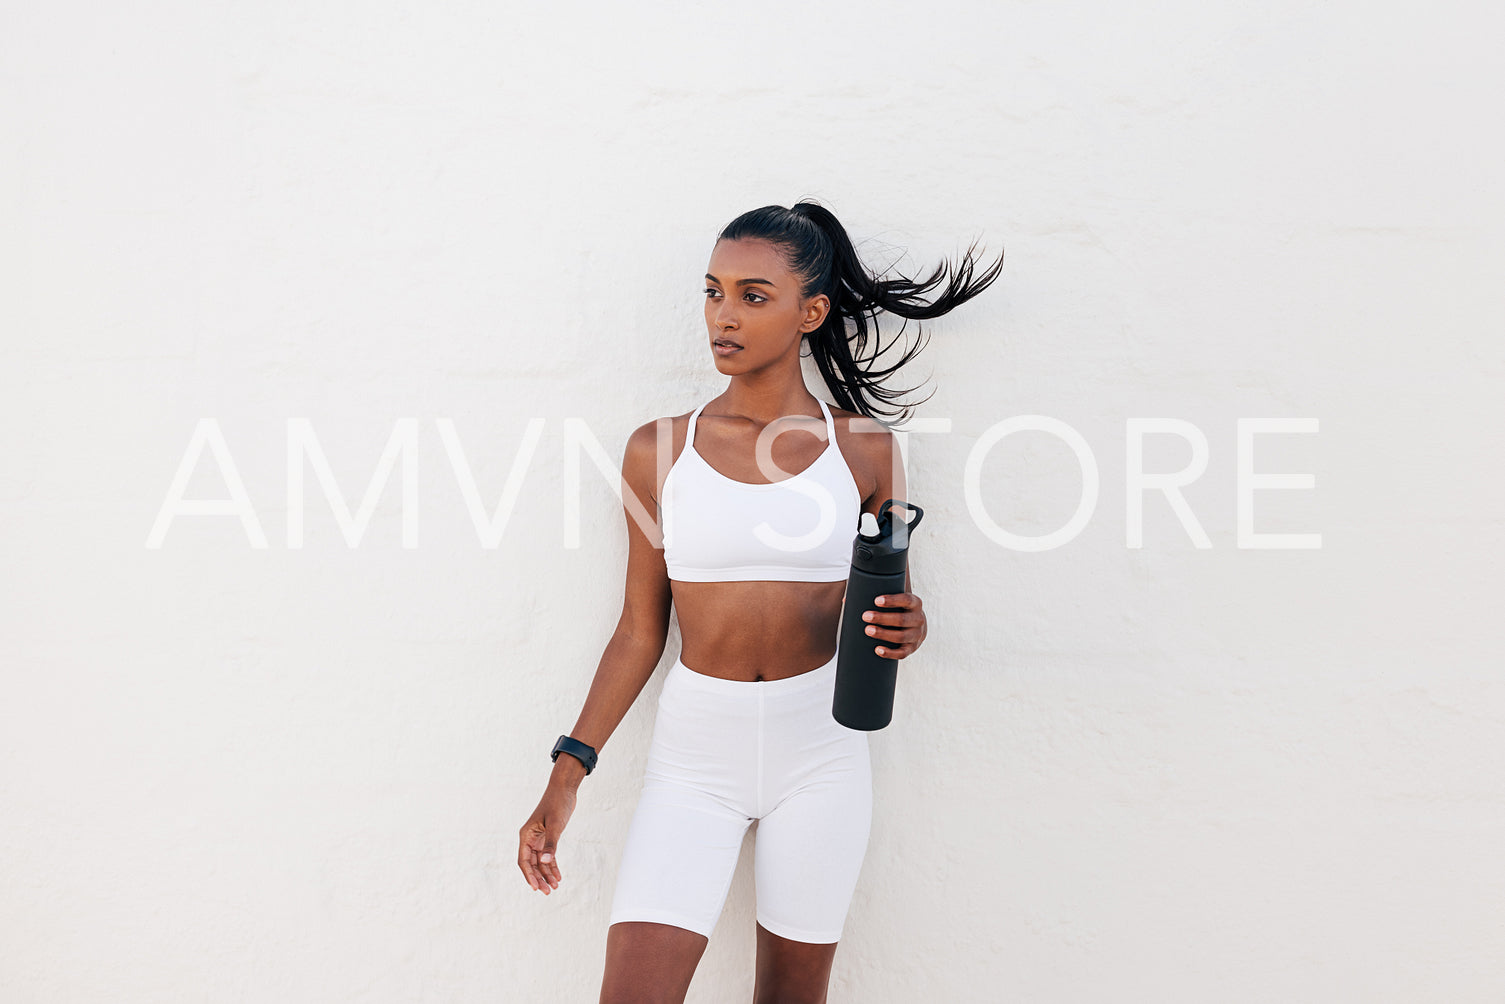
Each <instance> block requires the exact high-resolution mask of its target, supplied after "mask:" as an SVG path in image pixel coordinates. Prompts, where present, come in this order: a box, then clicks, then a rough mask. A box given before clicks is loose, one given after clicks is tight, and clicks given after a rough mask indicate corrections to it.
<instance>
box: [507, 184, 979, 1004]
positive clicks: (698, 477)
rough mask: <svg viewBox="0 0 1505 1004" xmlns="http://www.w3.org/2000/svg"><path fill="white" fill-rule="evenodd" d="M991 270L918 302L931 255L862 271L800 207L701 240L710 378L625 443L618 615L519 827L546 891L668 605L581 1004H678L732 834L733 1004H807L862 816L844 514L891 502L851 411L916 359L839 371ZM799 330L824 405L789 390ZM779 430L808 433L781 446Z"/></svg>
mask: <svg viewBox="0 0 1505 1004" xmlns="http://www.w3.org/2000/svg"><path fill="white" fill-rule="evenodd" d="M1002 264H1003V261H1002V258H1001V257H1000V258H999V260H998V262H997V263H996V264H994V265H993V267H992V268H991V269H989V270H988V271H987V272H985V273H984V274H982V275H981V276H979V277H978V278H977V279H975V280H974V279H973V277H972V268H973V261H972V256H971V252H970V251H969V252H968V254H967V256H966V257H965V258H964V260H963V263H962V265H961V266H960V267H959V268H958V269H957V270H956V272H955V274H954V275H953V276H952V277H951V278H950V279H949V281H948V282H947V283H946V285H945V289H944V291H943V292H942V293H941V294H940V295H939V296H938V297H936V298H935V299H934V300H933V301H932V302H929V303H926V302H924V301H923V300H921V299H920V298H919V294H921V293H925V292H927V291H929V290H930V289H932V288H934V287H935V286H936V285H937V284H939V283H940V282H941V280H942V279H943V278H944V277H945V276H946V271H947V270H946V266H945V265H944V264H943V265H942V266H941V267H939V268H937V270H936V271H935V273H934V274H932V276H931V277H930V278H929V279H928V280H926V281H924V282H916V281H911V280H908V279H903V278H899V279H889V280H883V279H875V278H873V277H872V276H871V275H869V273H868V272H867V270H866V269H865V268H864V266H863V264H862V262H861V261H860V259H859V258H858V256H857V253H856V251H855V250H854V249H853V247H852V244H851V241H850V239H849V238H848V237H847V234H846V231H845V230H844V229H843V227H842V226H841V224H840V223H839V222H838V221H837V220H836V218H835V217H834V216H833V215H831V213H830V212H829V211H827V210H826V209H824V208H823V207H821V206H819V205H816V204H815V203H812V202H801V203H799V204H797V205H795V206H794V207H793V208H792V209H785V208H784V207H782V206H765V207H764V208H762V209H755V210H753V211H751V212H749V213H745V214H743V215H742V216H739V217H738V218H737V219H735V220H733V221H732V223H731V224H730V225H728V226H727V227H726V229H724V230H723V231H722V232H721V234H720V235H719V238H718V240H717V242H716V245H715V248H714V249H713V251H712V253H711V261H710V266H709V271H708V272H707V273H706V290H705V297H706V301H705V320H706V327H707V329H708V331H709V339H708V340H709V343H710V344H709V348H710V349H711V352H712V355H713V358H714V359H715V363H716V368H717V370H718V371H720V372H721V373H722V374H724V375H726V376H728V377H730V378H731V379H730V381H729V383H728V385H727V388H726V390H725V391H724V392H723V393H722V394H721V395H720V396H718V397H716V398H714V399H712V400H711V401H709V402H707V403H705V404H703V405H701V406H700V407H698V408H696V409H695V410H694V411H693V412H691V413H690V414H688V415H682V416H679V417H676V418H673V419H670V420H667V422H666V423H665V424H666V425H667V426H668V427H667V428H665V429H664V436H663V438H664V443H663V446H662V448H660V447H659V445H658V440H659V429H660V427H661V421H663V420H658V421H654V422H648V423H646V424H644V425H642V426H640V427H639V428H637V429H636V430H635V431H634V432H633V433H632V435H631V437H630V438H629V440H628V443H627V448H626V453H625V457H624V460H623V465H622V476H623V482H624V495H623V502H624V506H625V507H627V532H628V535H629V538H630V544H629V553H628V562H627V585H626V598H625V601H624V603H623V609H622V616H621V620H620V621H619V623H618V625H617V629H616V632H615V633H614V634H613V635H612V638H611V641H610V642H609V643H608V644H607V646H606V651H605V654H604V655H603V656H602V658H601V663H600V666H599V667H598V668H597V670H596V675H595V678H594V680H593V681H592V683H591V686H590V691H589V693H588V694H587V696H586V699H585V705H584V708H583V709H582V711H581V712H580V717H579V719H578V720H577V721H576V722H575V727H574V729H573V730H571V732H570V733H569V735H568V736H561V737H560V740H559V743H558V744H556V746H555V749H554V751H553V754H552V755H553V756H554V758H555V759H554V769H553V772H552V775H551V777H550V780H549V784H548V788H547V789H546V790H545V792H544V796H543V799H542V800H541V801H540V802H539V803H538V808H537V809H536V810H535V811H534V813H533V816H532V818H530V819H529V820H528V822H527V823H526V824H524V826H523V827H522V830H521V833H520V840H519V847H518V859H517V863H518V867H519V868H520V869H521V870H522V873H523V875H524V877H525V878H526V879H527V881H528V884H529V885H530V886H532V887H533V888H534V889H536V890H538V891H541V892H543V893H546V894H547V893H548V892H550V890H552V889H555V888H558V886H559V883H560V880H561V877H562V876H561V872H560V869H559V862H558V860H557V858H556V856H555V848H556V846H557V844H558V840H559V835H560V833H561V832H562V831H563V829H564V827H565V824H566V823H568V822H569V818H570V814H571V813H572V812H573V811H574V808H575V796H576V789H577V787H578V786H579V784H580V781H581V779H582V778H583V777H584V776H585V775H586V774H588V773H589V772H590V770H591V769H593V767H594V765H595V759H596V754H597V751H598V750H599V749H600V747H601V746H602V745H603V744H604V743H605V742H606V740H607V738H608V737H609V736H610V735H611V733H612V731H613V730H614V729H615V728H616V726H617V724H618V723H619V722H620V721H621V720H622V718H623V716H624V715H626V713H627V710H628V708H630V707H631V706H632V703H633V701H634V700H635V699H636V698H637V696H638V694H639V692H641V690H642V689H643V685H644V684H645V683H647V681H648V678H649V677H650V676H651V675H652V674H653V671H654V669H655V667H656V666H657V665H658V662H659V659H660V657H661V656H662V655H663V651H664V646H665V643H666V639H667V633H668V628H669V611H670V606H671V603H672V605H673V607H674V609H675V610H676V611H677V612H678V615H679V625H680V635H681V649H680V654H679V657H678V658H677V659H676V660H675V662H674V664H673V666H672V667H671V668H670V670H669V672H668V675H667V676H666V678H665V681H664V686H663V690H662V692H661V696H660V698H659V702H658V711H657V717H656V719H655V722H654V730H653V741H652V745H651V748H650V751H649V755H648V766H647V771H646V776H645V779H644V783H643V789H642V794H641V796H640V799H639V802H638V805H637V810H636V812H635V814H634V816H633V819H632V823H631V826H630V829H629V832H628V836H627V842H626V846H625V847H624V849H623V853H622V860H621V865H620V867H619V868H618V873H617V885H616V891H615V895H614V898H613V901H612V910H611V922H610V923H611V926H610V928H609V931H608V935H607V943H606V971H605V976H604V979H603V982H602V988H601V998H600V999H601V1001H602V1002H617V1001H628V1000H633V1001H648V1000H652V1001H683V1000H684V996H685V993H686V991H687V989H688V987H689V984H690V978H691V977H692V976H693V975H694V972H695V967H696V966H697V965H698V964H699V961H700V957H701V954H702V953H703V952H704V951H705V948H706V945H707V943H708V939H709V937H710V933H711V930H712V928H713V927H714V926H715V924H716V920H717V917H718V916H719V915H720V913H721V908H722V905H723V904H724V902H725V899H726V894H727V891H728V889H729V887H730V883H731V879H732V873H733V871H734V869H735V866H736V863H737V857H738V854H739V852H740V849H741V845H742V840H743V836H744V834H745V833H746V830H747V827H748V826H749V825H751V824H752V823H753V821H754V820H757V824H758V825H757V837H756V842H755V854H756V866H755V872H756V890H755V892H756V897H757V920H758V930H757V964H756V976H755V987H754V999H755V1004H756V1002H770V1001H779V1002H783V1004H788V1002H791V1001H824V1000H825V995H826V985H827V982H828V981H829V978H830V973H831V962H832V959H833V958H834V956H835V954H836V943H837V941H838V939H839V937H840V934H841V930H842V926H843V922H844V920H845V917H846V913H847V907H848V905H849V903H850V901H851V897H852V892H853V889H854V888H855V886H856V882H857V875H858V872H859V870H860V868H861V865H862V860H863V857H864V855H865V853H866V850H867V842H868V834H869V827H870V820H871V811H872V784H871V773H870V769H869V761H868V742H867V736H868V734H867V733H866V732H861V731H857V730H853V729H849V728H846V727H845V726H843V725H841V724H839V723H838V722H836V721H835V719H834V718H833V717H832V715H831V702H832V693H833V685H834V680H835V672H836V645H837V629H838V626H839V623H840V617H841V605H842V600H843V596H844V593H845V589H844V586H845V582H846V579H847V573H848V570H849V567H850V560H851V548H852V540H853V537H854V536H855V534H856V531H857V524H858V519H859V514H860V513H861V512H870V513H874V514H875V515H876V513H877V511H878V508H879V506H881V505H882V504H883V502H884V500H886V499H890V498H893V499H899V500H901V501H903V500H904V499H905V485H904V476H903V465H902V461H901V458H900V456H899V452H898V448H897V442H896V439H895V437H894V434H893V433H892V432H889V431H888V430H887V428H886V427H885V426H884V425H882V424H880V423H878V422H877V421H873V420H872V419H873V418H874V417H875V416H874V409H873V406H872V404H871V402H870V401H869V400H868V399H869V397H873V398H879V399H883V400H890V399H892V398H893V397H896V396H897V393H895V392H892V391H886V390H885V389H884V388H882V387H881V386H879V380H880V379H881V378H882V377H884V376H887V375H888V374H890V373H892V372H894V371H895V370H897V369H898V368H899V367H900V366H902V365H903V364H904V363H905V362H907V361H908V360H909V359H910V358H911V357H912V356H913V355H914V354H915V353H916V352H918V351H919V348H920V347H921V346H916V347H915V348H914V349H912V350H911V351H910V352H908V353H907V354H905V355H904V356H903V358H901V359H899V361H898V362H897V363H895V364H894V365H893V366H890V367H888V368H885V369H878V368H868V369H861V368H859V367H858V365H857V363H856V361H855V360H854V358H853V353H852V351H851V347H850V346H849V344H848V342H849V340H851V341H854V342H855V343H856V346H857V349H858V352H859V354H860V352H861V351H862V349H863V348H864V347H865V345H866V342H867V323H866V321H865V320H864V315H866V314H874V315H875V316H876V311H877V310H885V311H887V312H889V313H893V314H897V315H899V316H900V317H905V318H931V317H939V316H940V315H942V314H944V313H946V312H947V311H949V310H951V309H952V308H953V307H955V306H957V305H958V304H960V303H963V302H965V301H966V300H968V299H970V298H972V297H973V296H976V295H977V294H978V293H980V292H982V290H983V289H985V288H987V286H988V285H989V284H990V283H992V282H993V280H994V279H996V278H997V275H998V271H999V269H1000V268H1001V267H1002ZM848 322H851V324H852V325H853V328H854V330H853V333H852V334H851V335H850V336H849V335H848V332H847V324H848ZM807 339H808V341H809V343H810V350H811V354H812V355H813V356H814V358H815V361H816V364H817V366H818V368H819V370H820V372H821V374H822V376H823V377H824V378H825V381H826V384H827V387H828V389H829V390H830V391H831V394H832V396H833V397H834V398H835V399H836V402H837V403H838V404H839V405H840V407H839V408H838V409H830V408H828V407H827V406H826V404H825V402H824V401H820V400H818V399H816V398H815V397H812V396H811V395H810V393H809V392H808V391H807V390H806V389H805V383H804V378H803V376H802V374H801V371H800V345H801V343H802V342H803V341H805V340H807ZM878 354H879V353H875V354H874V359H876V356H877V355H878ZM800 431H804V432H807V433H810V435H794V434H790V435H785V434H786V433H797V432H800ZM792 472H798V473H797V474H796V473H792ZM626 491H630V492H631V493H632V495H633V496H635V498H636V500H637V501H638V503H639V504H640V505H641V506H642V507H643V508H642V510H641V511H643V512H645V513H646V512H652V511H653V510H654V508H655V507H656V508H657V510H658V514H659V515H658V518H657V522H656V523H650V524H647V525H646V527H645V526H643V525H639V523H638V521H637V520H636V519H634V517H633V515H632V508H631V506H630V505H629V497H628V496H627V495H626V494H625V492H626ZM650 501H651V502H652V503H653V505H649V502H650ZM905 590H906V591H905V592H903V593H896V594H891V595H888V596H881V597H879V598H878V601H877V602H878V606H877V608H876V609H874V610H871V611H868V612H867V613H866V614H865V615H864V617H865V618H866V619H867V620H868V621H870V626H869V627H868V628H867V633H868V634H869V635H870V636H872V638H873V643H874V647H875V648H876V649H877V651H878V654H879V655H881V656H885V657H887V658H890V659H903V658H905V657H907V656H909V655H911V654H912V653H913V652H914V651H915V650H916V649H917V648H918V647H919V646H920V644H921V643H922V642H923V641H924V639H925V630H926V625H925V612H924V609H923V605H922V604H921V601H920V598H919V597H918V596H916V595H915V594H914V593H912V592H909V591H908V590H909V583H908V581H907V580H906V582H905ZM561 752H563V753H566V754H569V755H567V756H560V755H559V754H560V753H561Z"/></svg>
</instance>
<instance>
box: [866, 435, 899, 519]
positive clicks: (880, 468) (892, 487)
mask: <svg viewBox="0 0 1505 1004" xmlns="http://www.w3.org/2000/svg"><path fill="white" fill-rule="evenodd" d="M862 438H863V442H865V443H867V444H868V454H867V455H868V470H869V471H871V472H872V475H873V478H874V482H875V485H874V488H873V493H872V494H871V495H869V496H868V497H867V498H865V499H863V500H862V511H863V512H870V513H872V514H873V515H874V516H877V515H878V509H879V508H880V507H881V506H882V505H883V503H884V502H886V501H888V500H889V499H897V500H899V501H900V502H903V501H905V498H904V492H905V491H906V490H907V489H906V487H905V480H904V457H903V454H901V453H900V452H899V437H898V436H896V435H894V434H893V433H892V432H890V431H889V430H887V429H884V430H882V431H881V432H872V433H867V434H865V435H864V436H863V437H862Z"/></svg>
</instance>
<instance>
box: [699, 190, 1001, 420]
mask: <svg viewBox="0 0 1505 1004" xmlns="http://www.w3.org/2000/svg"><path fill="white" fill-rule="evenodd" d="M719 239H720V240H765V241H768V242H770V243H772V244H774V245H775V246H776V247H778V248H779V249H780V251H781V252H782V253H783V254H784V257H785V259H786V260H787V261H788V263H789V268H790V270H791V271H793V272H794V273H795V274H796V275H798V276H799V277H800V280H801V283H802V286H801V293H802V295H804V296H805V297H812V296H818V295H819V294H821V293H824V294H826V296H827V297H829V298H830V300H831V309H830V311H829V312H828V313H827V314H826V319H825V320H824V321H822V322H821V325H820V327H818V328H816V329H815V330H814V331H811V332H809V333H808V334H807V335H806V338H808V339H809V342H810V355H811V356H812V357H813V358H814V359H815V366H816V369H818V370H820V374H821V377H822V378H823V379H824V380H825V382H826V387H827V388H829V389H830V391H831V395H832V396H833V397H834V398H835V399H836V405H837V407H840V408H844V409H846V410H847V411H855V412H857V413H859V414H862V415H866V416H868V417H869V418H873V419H876V420H878V421H880V422H881V421H882V419H881V418H880V416H879V411H878V408H877V406H876V404H875V402H874V400H873V399H877V400H878V401H882V402H884V403H891V402H892V401H893V400H894V399H895V398H897V397H899V396H901V395H902V394H903V393H905V392H903V391H895V390H891V389H888V388H885V387H883V386H882V381H883V379H884V378H885V377H888V376H890V375H892V374H893V373H894V372H896V371H897V370H899V369H900V368H901V367H902V366H903V365H904V364H905V363H907V362H909V361H910V360H911V359H913V358H914V357H915V356H916V355H917V354H918V353H919V352H920V350H921V349H923V348H924V347H925V344H924V343H917V344H916V345H915V346H913V347H912V348H910V349H909V350H908V351H907V352H905V353H904V354H903V355H902V356H901V357H900V358H899V360H898V361H897V362H895V363H894V364H893V365H892V366H885V367H880V366H877V365H876V362H877V359H878V357H879V356H881V355H882V354H883V353H884V352H887V351H888V349H889V348H892V347H893V346H892V345H889V346H888V348H882V349H879V348H878V346H877V344H875V345H874V350H875V351H874V352H873V354H872V355H871V356H870V357H869V358H867V359H866V360H862V362H865V363H867V364H868V365H866V366H864V365H860V364H859V359H860V357H861V356H862V354H863V353H864V352H865V350H866V349H867V342H868V318H871V319H872V325H873V333H874V336H875V338H874V341H875V343H876V342H877V341H878V339H877V338H876V335H877V333H878V316H877V315H878V311H880V310H881V311H884V312H886V313H889V314H894V315H896V316H898V317H901V318H904V319H905V321H906V323H905V324H902V325H900V328H899V333H900V334H903V332H904V328H905V327H906V326H907V322H908V321H910V320H916V321H918V320H929V319H931V318H935V317H940V316H941V315H943V314H946V313H949V312H950V311H951V310H952V309H954V308H955V307H958V306H960V305H961V304H963V303H966V302H967V301H968V300H970V299H972V297H974V296H976V295H977V294H978V293H981V292H982V291H983V290H985V289H987V288H988V286H989V285H991V284H992V282H993V280H995V279H997V278H998V273H999V270H1001V269H1002V268H1003V254H1002V252H1000V253H999V255H998V260H997V261H996V262H995V263H994V264H993V265H992V266H991V267H989V268H988V269H987V270H986V271H984V272H983V273H982V274H981V275H978V276H976V277H975V278H974V276H973V269H974V267H975V266H976V264H977V262H976V260H975V257H974V252H975V251H976V248H977V244H976V242H975V241H974V242H973V244H972V246H971V247H969V248H968V249H967V253H966V254H965V255H963V257H962V262H961V264H960V265H958V266H956V267H955V268H953V267H951V265H950V264H949V263H948V262H945V261H942V262H941V264H940V265H938V266H937V267H936V270H935V271H934V272H933V273H932V274H931V275H930V277H929V278H927V279H924V280H923V281H922V280H915V279H910V278H908V277H907V276H903V275H900V276H899V277H898V278H896V279H880V278H875V277H874V276H872V275H871V274H870V273H869V272H868V270H867V268H866V266H864V265H863V263H862V259H861V258H859V257H858V255H857V251H856V249H855V248H853V247H852V241H851V238H850V237H848V236H847V232H846V228H844V227H843V226H842V225H841V222H840V221H839V220H837V219H836V217H835V216H834V215H832V214H831V211H830V210H828V209H826V208H825V207H824V206H821V205H818V204H817V203H814V202H810V201H808V200H806V201H801V202H797V203H795V204H794V206H793V207H792V208H789V209H785V208H784V207H783V206H764V207H763V208H761V209H754V210H751V211H750V212H746V213H743V214H742V215H741V216H739V217H737V218H736V219H735V220H733V221H732V222H731V223H729V224H727V226H726V227H725V228H724V229H723V230H722V231H721V233H720V235H719ZM948 273H949V277H948ZM943 280H944V283H945V285H944V288H943V289H942V291H941V292H940V294H939V295H938V296H936V297H934V298H933V299H931V300H929V301H928V302H927V301H926V300H924V299H921V294H925V293H928V292H930V291H931V290H932V289H934V288H935V287H936V286H938V285H941V283H942V281H943ZM849 320H850V321H851V322H852V333H851V334H850V335H849V334H848V332H847V321H849ZM854 345H855V347H856V355H855V356H854V355H853V346H854ZM926 400H929V398H926ZM921 403H923V402H921ZM889 414H890V415H893V414H899V415H900V416H901V421H907V420H908V418H909V409H908V408H900V409H899V410H898V411H897V412H890V413H889ZM884 424H890V423H884Z"/></svg>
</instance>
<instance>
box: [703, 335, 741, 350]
mask: <svg viewBox="0 0 1505 1004" xmlns="http://www.w3.org/2000/svg"><path fill="white" fill-rule="evenodd" d="M711 344H712V345H725V346H727V347H728V348H733V349H740V348H741V347H742V346H740V345H738V344H737V343H736V342H733V341H728V340H727V339H725V338H718V339H716V340H715V341H714V342H712V343H711Z"/></svg>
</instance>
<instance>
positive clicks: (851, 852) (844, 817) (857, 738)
mask: <svg viewBox="0 0 1505 1004" xmlns="http://www.w3.org/2000/svg"><path fill="white" fill-rule="evenodd" d="M846 731H847V734H848V741H846V742H844V743H843V744H842V746H841V752H840V754H839V755H837V756H835V757H833V758H831V759H828V760H826V761H824V762H823V763H821V764H820V765H819V766H818V767H817V768H815V769H814V770H812V771H811V772H810V773H809V774H807V775H806V776H804V777H803V779H802V780H801V781H800V783H799V784H798V785H797V786H796V787H794V788H792V790H790V791H789V792H788V793H787V794H785V795H784V796H783V797H782V798H781V799H780V801H779V802H778V804H777V805H776V806H774V808H773V809H771V810H770V811H768V812H767V813H765V814H764V815H763V816H762V818H760V819H759V820H758V828H757V837H756V841H757V842H756V845H755V864H754V876H755V880H756V886H757V888H756V892H757V911H758V923H759V924H761V925H762V926H763V927H764V928H766V929H767V930H768V931H769V932H771V933H772V934H775V935H778V936H779V937H781V938H786V939H789V940H791V941H799V942H807V943H815V944H829V943H834V942H836V941H838V940H840V938H841V931H842V928H843V926H844V924H845V921H846V915H847V908H848V907H849V906H850V905H851V901H852V893H853V892H854V891H855V889H856V887H857V876H858V874H859V872H860V871H861V869H862V861H863V858H864V857H865V856H866V854H867V843H868V835H869V833H870V831H871V825H872V816H873V781H872V767H871V762H870V760H869V757H868V743H867V734H866V733H863V732H856V731H852V730H846Z"/></svg>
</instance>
